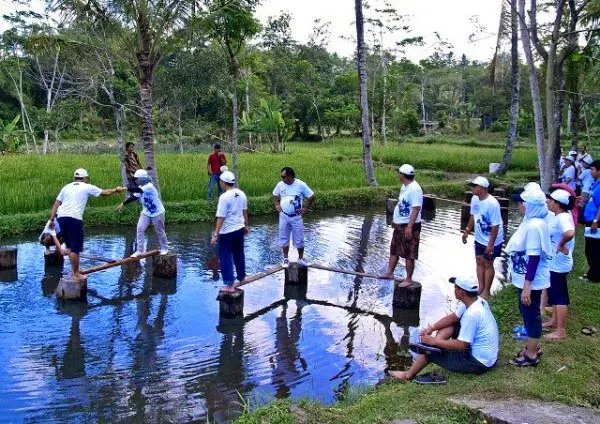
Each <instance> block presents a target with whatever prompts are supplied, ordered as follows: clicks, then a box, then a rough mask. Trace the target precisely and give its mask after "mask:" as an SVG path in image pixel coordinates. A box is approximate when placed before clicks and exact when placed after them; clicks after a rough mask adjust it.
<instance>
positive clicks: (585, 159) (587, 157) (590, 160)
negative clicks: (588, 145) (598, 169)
mask: <svg viewBox="0 0 600 424" xmlns="http://www.w3.org/2000/svg"><path fill="white" fill-rule="evenodd" d="M581 160H582V161H584V162H585V163H587V164H588V165H591V164H592V162H593V161H594V159H592V157H591V156H590V155H585V156H584V157H583V159H581Z"/></svg>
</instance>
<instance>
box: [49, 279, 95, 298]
mask: <svg viewBox="0 0 600 424" xmlns="http://www.w3.org/2000/svg"><path fill="white" fill-rule="evenodd" d="M55 293H56V296H57V297H58V298H59V299H64V300H83V301H85V300H86V299H87V277H86V278H83V279H81V280H79V281H76V280H74V279H73V278H72V277H71V276H68V277H63V278H61V279H60V281H59V282H58V286H57V287H56V291H55Z"/></svg>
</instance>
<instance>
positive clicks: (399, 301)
mask: <svg viewBox="0 0 600 424" xmlns="http://www.w3.org/2000/svg"><path fill="white" fill-rule="evenodd" d="M421 288H422V287H421V284H420V283H417V282H416V281H413V283H412V284H411V285H410V286H408V287H400V285H398V284H396V285H395V286H394V301H393V304H394V306H395V307H396V308H400V309H419V305H420V303H421Z"/></svg>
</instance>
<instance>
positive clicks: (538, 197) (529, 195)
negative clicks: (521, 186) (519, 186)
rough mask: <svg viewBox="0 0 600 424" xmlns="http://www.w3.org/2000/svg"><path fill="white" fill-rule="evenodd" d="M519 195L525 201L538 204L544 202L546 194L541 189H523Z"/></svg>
mask: <svg viewBox="0 0 600 424" xmlns="http://www.w3.org/2000/svg"><path fill="white" fill-rule="evenodd" d="M520 196H521V200H523V202H526V203H531V204H538V205H540V204H545V203H546V194H545V193H544V192H543V191H542V190H525V191H524V192H523V193H521V195H520Z"/></svg>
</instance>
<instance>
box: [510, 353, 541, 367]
mask: <svg viewBox="0 0 600 424" xmlns="http://www.w3.org/2000/svg"><path fill="white" fill-rule="evenodd" d="M508 363H509V364H511V365H514V366H515V367H537V365H538V364H539V363H540V358H530V357H529V356H527V355H523V356H521V357H519V358H514V359H511V360H510V361H508Z"/></svg>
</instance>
